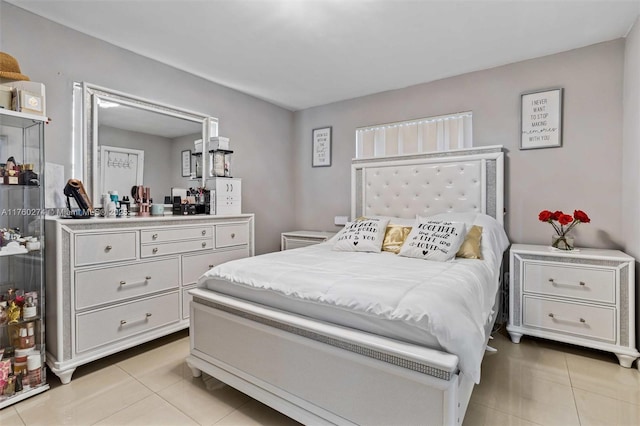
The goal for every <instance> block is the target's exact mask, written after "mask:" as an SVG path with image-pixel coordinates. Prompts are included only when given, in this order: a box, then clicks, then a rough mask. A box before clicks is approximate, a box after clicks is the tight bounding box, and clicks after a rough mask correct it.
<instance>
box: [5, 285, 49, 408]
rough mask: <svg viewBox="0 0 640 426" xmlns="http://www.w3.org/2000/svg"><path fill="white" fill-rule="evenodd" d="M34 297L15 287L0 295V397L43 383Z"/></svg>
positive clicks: (32, 293) (35, 295)
mask: <svg viewBox="0 0 640 426" xmlns="http://www.w3.org/2000/svg"><path fill="white" fill-rule="evenodd" d="M37 301H38V293H37V292H35V291H31V292H24V291H22V290H18V289H14V288H10V289H8V290H7V291H6V292H4V293H3V294H2V295H1V296H0V401H2V400H3V399H4V398H8V397H11V396H14V395H15V394H17V393H19V392H23V391H26V390H29V389H32V388H35V387H38V386H40V385H41V384H42V383H43V374H44V373H43V370H42V367H43V365H42V354H41V351H40V349H39V346H40V344H41V342H39V341H38V338H37V336H39V335H40V330H39V327H40V321H39V316H38V315H39V312H38V308H37V306H38V302H37Z"/></svg>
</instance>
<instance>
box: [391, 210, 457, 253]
mask: <svg viewBox="0 0 640 426" xmlns="http://www.w3.org/2000/svg"><path fill="white" fill-rule="evenodd" d="M464 231H465V224H464V223H460V222H448V221H444V220H424V221H423V220H418V221H417V222H416V225H415V226H414V227H413V229H412V230H411V232H410V233H409V236H408V237H407V239H406V241H405V242H404V245H403V246H402V248H401V249H400V253H399V254H400V256H406V257H415V258H417V259H427V260H436V261H440V262H444V261H447V260H451V259H453V257H454V256H455V255H456V252H457V251H458V249H459V248H460V244H462V241H463V240H464V236H465V232H464Z"/></svg>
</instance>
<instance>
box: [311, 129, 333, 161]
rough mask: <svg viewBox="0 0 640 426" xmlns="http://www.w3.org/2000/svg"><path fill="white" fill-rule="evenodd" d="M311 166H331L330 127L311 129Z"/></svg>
mask: <svg viewBox="0 0 640 426" xmlns="http://www.w3.org/2000/svg"><path fill="white" fill-rule="evenodd" d="M311 141H312V148H311V154H312V158H311V166H312V167H331V127H322V128H319V129H313V131H312V133H311Z"/></svg>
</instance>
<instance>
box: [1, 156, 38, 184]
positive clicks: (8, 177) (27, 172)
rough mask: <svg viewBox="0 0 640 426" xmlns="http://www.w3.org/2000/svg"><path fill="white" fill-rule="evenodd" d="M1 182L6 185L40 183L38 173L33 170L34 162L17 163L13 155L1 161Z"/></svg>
mask: <svg viewBox="0 0 640 426" xmlns="http://www.w3.org/2000/svg"><path fill="white" fill-rule="evenodd" d="M0 184H4V185H39V184H40V182H39V180H38V175H37V174H36V173H35V172H34V171H33V164H30V163H27V164H17V162H16V160H15V159H14V158H13V157H9V158H8V159H7V161H6V162H5V163H0Z"/></svg>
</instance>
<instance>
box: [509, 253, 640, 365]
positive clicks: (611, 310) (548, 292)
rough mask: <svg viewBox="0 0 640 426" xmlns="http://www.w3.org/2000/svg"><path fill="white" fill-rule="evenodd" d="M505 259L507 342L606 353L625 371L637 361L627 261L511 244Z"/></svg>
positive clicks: (631, 272) (631, 269) (631, 268)
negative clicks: (526, 339)
mask: <svg viewBox="0 0 640 426" xmlns="http://www.w3.org/2000/svg"><path fill="white" fill-rule="evenodd" d="M509 257H510V271H511V272H510V279H509V321H508V324H507V331H508V332H509V335H510V337H511V340H512V342H514V343H519V342H520V339H521V338H522V336H524V335H529V336H535V337H540V338H545V339H551V340H556V341H560V342H564V343H570V344H574V345H579V346H583V347H587V348H592V349H598V350H602V351H606V352H612V353H614V354H615V355H616V356H617V358H618V361H619V363H620V365H621V366H622V367H626V368H630V367H631V366H632V364H633V362H634V361H635V360H636V359H637V358H639V357H640V352H638V350H637V348H636V312H635V297H636V296H635V259H634V258H633V257H631V256H629V255H627V254H626V253H623V252H621V251H618V250H605V249H589V248H581V249H580V250H575V251H562V250H552V249H551V248H550V247H548V246H541V245H526V244H514V245H512V246H511V250H510V256H509Z"/></svg>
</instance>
